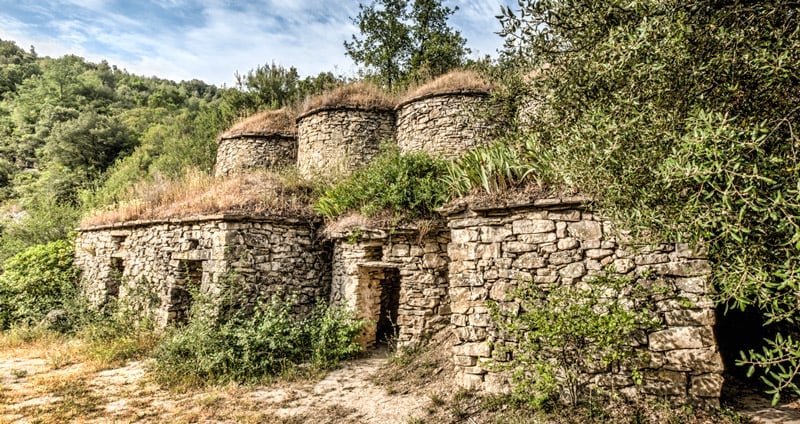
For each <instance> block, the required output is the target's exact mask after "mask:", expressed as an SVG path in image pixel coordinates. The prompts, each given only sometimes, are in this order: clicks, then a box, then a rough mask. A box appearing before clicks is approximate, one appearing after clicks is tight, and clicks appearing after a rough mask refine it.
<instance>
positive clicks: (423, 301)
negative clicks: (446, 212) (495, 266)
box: [331, 227, 450, 346]
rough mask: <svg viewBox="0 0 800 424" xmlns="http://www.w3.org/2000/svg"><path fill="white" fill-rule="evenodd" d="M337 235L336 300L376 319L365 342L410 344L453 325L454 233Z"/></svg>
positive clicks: (333, 293)
mask: <svg viewBox="0 0 800 424" xmlns="http://www.w3.org/2000/svg"><path fill="white" fill-rule="evenodd" d="M333 237H334V240H335V243H336V244H335V248H334V255H333V264H332V267H333V286H332V288H331V301H332V302H334V303H337V304H344V305H347V306H348V307H350V308H353V309H354V310H356V311H358V314H359V317H360V318H366V319H369V320H372V321H374V323H373V324H371V325H370V326H369V327H367V329H366V331H365V332H364V334H362V338H361V343H362V344H364V345H365V346H371V345H373V344H374V343H375V342H378V343H380V342H396V343H398V344H399V345H400V346H409V345H413V344H416V343H419V342H420V340H422V339H423V338H424V337H426V336H429V335H431V334H432V333H435V332H437V331H439V330H442V329H444V328H446V327H447V326H448V324H449V318H448V317H449V308H450V298H449V295H448V282H447V264H448V263H449V260H448V258H447V244H448V242H449V241H450V232H449V231H446V230H445V228H443V227H438V228H434V229H432V230H431V231H430V232H428V233H427V234H421V233H420V231H419V230H418V229H416V228H414V229H395V230H393V231H387V230H368V231H363V230H356V231H350V232H345V233H341V234H336V235H334V236H333Z"/></svg>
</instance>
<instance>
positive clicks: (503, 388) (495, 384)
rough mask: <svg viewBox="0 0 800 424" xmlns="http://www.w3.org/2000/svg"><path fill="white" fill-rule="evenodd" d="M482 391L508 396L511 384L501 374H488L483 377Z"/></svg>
mask: <svg viewBox="0 0 800 424" xmlns="http://www.w3.org/2000/svg"><path fill="white" fill-rule="evenodd" d="M483 390H484V391H486V392H487V393H493V394H509V393H511V383H510V382H509V379H508V377H506V376H505V375H503V374H502V373H497V372H490V373H487V374H486V375H484V376H483Z"/></svg>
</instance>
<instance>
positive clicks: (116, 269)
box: [106, 257, 125, 301]
mask: <svg viewBox="0 0 800 424" xmlns="http://www.w3.org/2000/svg"><path fill="white" fill-rule="evenodd" d="M124 274H125V261H124V260H123V259H122V258H114V257H112V258H111V278H109V279H108V282H106V301H110V300H111V299H119V286H120V285H121V284H122V276H123V275H124Z"/></svg>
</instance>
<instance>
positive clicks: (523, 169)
mask: <svg viewBox="0 0 800 424" xmlns="http://www.w3.org/2000/svg"><path fill="white" fill-rule="evenodd" d="M534 169H535V168H534V166H533V164H532V163H531V161H530V160H529V158H528V157H527V156H526V155H525V154H524V152H523V151H522V149H521V148H520V147H519V146H517V145H516V144H512V143H508V142H506V141H504V140H501V141H497V142H495V143H493V144H489V145H485V146H480V147H478V148H476V149H474V150H471V151H469V152H467V153H465V154H464V155H463V156H462V157H461V158H459V159H458V160H457V161H455V162H454V163H452V164H450V166H449V167H448V170H447V171H448V172H447V176H446V177H445V178H444V179H445V181H446V182H447V184H448V186H449V187H450V188H451V189H452V190H453V192H454V193H455V194H456V195H458V196H465V195H467V194H469V193H470V192H473V191H475V190H482V191H483V192H486V193H490V194H492V193H499V192H504V191H508V190H511V189H513V188H516V187H519V186H520V185H521V184H523V183H524V182H526V180H527V179H528V178H529V177H531V176H532V172H533V171H534Z"/></svg>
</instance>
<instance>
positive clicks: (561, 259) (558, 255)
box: [547, 250, 583, 265]
mask: <svg viewBox="0 0 800 424" xmlns="http://www.w3.org/2000/svg"><path fill="white" fill-rule="evenodd" d="M582 259H583V257H582V256H581V253H580V251H578V250H562V251H558V252H554V253H551V254H550V257H549V258H548V259H547V260H548V262H550V263H551V264H553V265H565V264H569V263H573V262H578V261H580V260H582Z"/></svg>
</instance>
